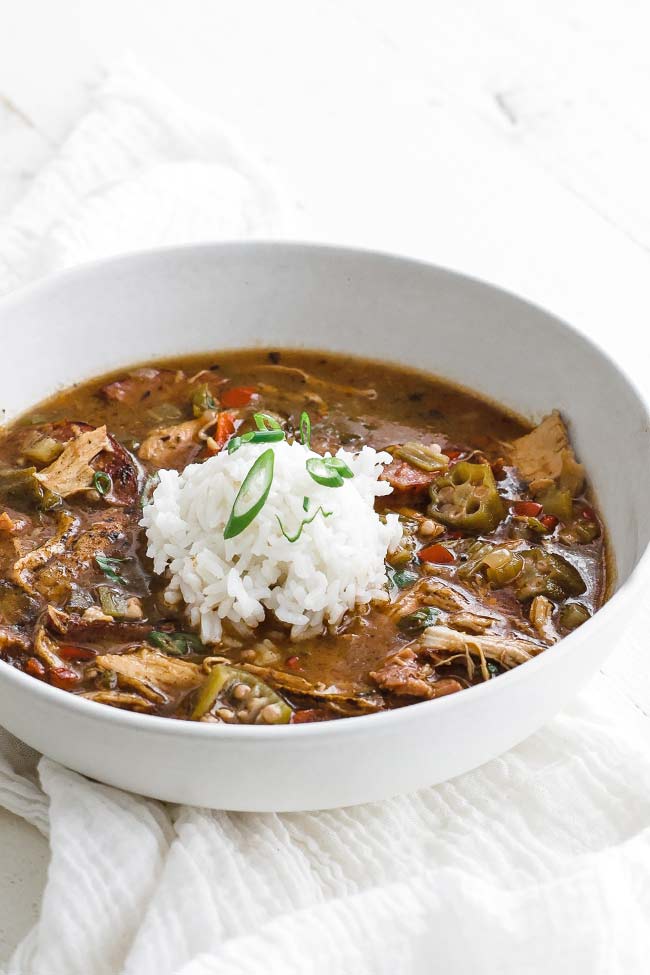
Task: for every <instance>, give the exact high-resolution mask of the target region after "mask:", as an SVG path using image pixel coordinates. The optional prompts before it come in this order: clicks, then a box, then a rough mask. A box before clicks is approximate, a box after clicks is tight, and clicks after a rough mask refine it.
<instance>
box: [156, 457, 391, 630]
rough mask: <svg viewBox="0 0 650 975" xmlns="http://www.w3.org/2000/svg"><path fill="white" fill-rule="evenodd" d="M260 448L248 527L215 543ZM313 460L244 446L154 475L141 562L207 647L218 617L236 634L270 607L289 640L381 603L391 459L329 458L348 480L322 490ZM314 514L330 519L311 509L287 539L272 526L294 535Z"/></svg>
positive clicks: (252, 624)
mask: <svg viewBox="0 0 650 975" xmlns="http://www.w3.org/2000/svg"><path fill="white" fill-rule="evenodd" d="M269 448H271V449H273V451H274V454H275V470H274V477H273V483H272V485H271V490H270V492H269V496H268V499H267V501H266V503H265V505H264V507H263V508H262V510H261V511H260V513H259V514H258V515H257V517H256V518H255V519H254V520H253V521H252V522H251V524H250V525H248V527H247V528H245V529H244V531H243V532H241V533H240V534H239V535H237V536H235V538H231V539H229V540H227V541H226V540H225V539H224V537H223V532H224V528H225V525H226V522H227V521H228V518H229V516H230V512H231V510H232V506H233V503H234V501H235V498H236V496H237V493H238V491H239V488H240V486H241V484H242V481H243V480H244V478H245V476H246V474H247V473H248V471H249V470H250V468H251V465H252V464H253V462H254V461H255V460H256V459H257V458H258V457H259V456H260V454H261V453H263V452H264V451H265V450H268V449H269ZM316 456H318V455H317V454H314V453H313V452H312V451H310V450H308V449H307V448H305V447H303V446H302V445H301V444H298V443H292V444H289V443H287V442H286V441H281V442H280V443H275V444H272V445H269V444H245V445H243V446H242V447H240V448H239V450H237V451H235V452H234V453H233V454H228V452H227V451H226V450H223V451H221V453H219V454H217V455H216V456H215V457H212V458H210V459H209V460H207V461H205V463H203V464H192V465H190V466H189V467H187V468H186V469H185V470H184V471H183V473H182V474H178V473H177V471H165V470H163V471H160V483H159V485H158V487H157V488H156V490H155V491H154V493H153V496H152V502H151V504H149V505H147V507H146V508H145V509H144V511H143V517H142V521H141V522H140V524H141V525H142V527H144V528H145V529H146V534H147V540H148V548H147V554H148V555H149V556H150V557H151V558H152V559H153V562H154V570H155V571H156V572H157V573H160V574H162V573H164V572H166V571H168V574H169V579H170V582H169V586H168V589H167V594H166V598H167V599H168V601H169V602H170V603H173V602H178V599H179V596H180V597H181V598H182V599H183V601H184V602H185V604H186V606H187V610H188V616H189V619H190V621H191V623H193V624H194V625H195V626H199V627H200V632H201V637H202V639H203V640H204V641H205V642H206V643H218V642H219V641H220V639H221V635H222V620H224V619H228V620H230V621H231V623H232V624H233V625H234V628H235V629H236V630H237V631H238V632H240V633H242V632H243V633H245V632H249V631H250V629H251V628H254V627H256V626H258V625H259V623H261V622H262V621H263V620H264V618H265V616H266V613H267V611H270V612H271V613H273V614H274V615H275V616H276V617H277V619H278V620H280V621H282V622H283V623H285V624H287V625H289V626H290V627H291V636H292V638H294V639H299V638H300V637H301V636H304V635H305V634H306V633H311V632H316V631H319V630H320V629H321V628H322V627H323V626H324V625H326V624H336V623H338V622H340V620H341V619H342V618H343V616H344V614H345V613H346V612H347V611H349V610H351V609H353V607H354V606H355V605H358V604H367V603H369V602H371V601H372V600H386V599H387V594H386V589H385V584H386V571H385V563H384V559H385V557H386V553H387V552H388V551H392V550H394V549H395V548H396V547H397V545H398V544H399V541H400V539H401V536H402V529H401V526H400V524H399V519H398V517H397V515H395V514H388V515H387V516H386V517H385V519H382V518H380V517H379V515H377V514H376V512H375V510H374V501H375V498H376V497H379V496H380V495H385V494H389V493H390V491H391V487H390V485H389V484H388V483H387V482H386V481H380V480H379V475H380V474H381V470H382V466H383V465H384V464H387V463H389V462H390V460H391V459H392V458H391V457H390V455H389V454H387V453H378V452H377V451H376V450H374V449H373V448H372V447H364V448H363V449H362V450H361V451H360V453H358V454H352V453H349V452H347V451H345V450H339V451H338V453H337V457H340V458H341V459H342V460H344V461H345V462H346V464H348V466H349V467H350V469H351V470H352V471H353V472H354V477H353V478H347V479H345V480H344V482H343V485H342V486H341V487H337V488H330V487H325V486H324V485H321V484H317V483H316V482H315V481H314V480H313V479H312V478H311V477H310V475H309V473H308V472H307V470H306V467H305V461H306V460H307V459H308V458H309V457H316ZM305 497H307V498H309V510H308V512H305V511H304V509H303V499H304V498H305ZM319 506H322V508H323V510H324V511H331V512H332V514H331V515H330V516H329V517H327V518H324V517H323V515H322V513H319V514H318V515H317V516H316V517H315V518H314V520H313V521H312V522H311V523H310V524H308V525H305V526H304V528H303V530H302V534H301V535H300V538H299V539H298V540H297V541H295V542H289V541H288V540H287V539H286V538H285V537H284V536H283V534H282V531H281V530H280V524H279V522H278V519H280V521H281V522H282V525H283V526H284V529H285V531H286V532H287V534H289V535H294V534H295V533H296V531H297V530H298V527H299V525H300V523H301V522H302V521H303V519H305V518H307V517H309V516H311V515H312V514H313V512H314V511H315V510H316V509H317V508H318V507H319Z"/></svg>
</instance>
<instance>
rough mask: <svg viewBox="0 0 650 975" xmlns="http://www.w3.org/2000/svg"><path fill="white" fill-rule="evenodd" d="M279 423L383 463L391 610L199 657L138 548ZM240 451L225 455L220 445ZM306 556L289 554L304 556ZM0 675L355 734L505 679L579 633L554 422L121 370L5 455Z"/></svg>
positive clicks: (211, 371)
mask: <svg viewBox="0 0 650 975" xmlns="http://www.w3.org/2000/svg"><path fill="white" fill-rule="evenodd" d="M260 412H263V413H266V414H268V415H270V416H271V417H273V418H275V419H276V421H277V423H278V424H279V425H280V427H281V428H282V430H283V431H284V434H285V436H286V438H287V440H289V441H291V440H293V439H294V437H296V438H299V437H300V432H299V431H300V418H301V415H302V414H303V413H305V412H306V413H308V415H309V417H310V420H311V447H312V449H314V450H316V451H317V452H318V453H324V452H325V451H331V452H332V453H334V452H335V451H336V450H337V449H338V448H340V447H344V448H345V450H347V451H350V452H352V453H355V452H357V451H359V450H360V449H361V448H362V446H363V445H364V444H367V445H370V446H372V447H374V448H376V449H377V450H387V451H388V452H389V453H390V454H391V455H392V457H393V460H392V461H391V462H390V463H389V464H387V465H386V467H385V469H384V474H383V475H382V476H383V477H384V478H385V479H387V480H388V482H389V483H390V484H391V486H392V488H393V490H392V493H391V494H389V495H387V496H386V497H384V498H380V499H378V500H377V503H376V504H377V510H378V511H379V513H380V514H382V515H383V514H386V513H389V512H395V513H397V514H398V515H399V518H400V520H401V523H402V527H403V536H402V541H401V543H400V545H399V547H398V548H397V549H396V550H395V551H393V552H391V553H389V555H388V558H387V570H386V572H387V575H386V579H387V581H386V592H387V593H388V596H389V598H388V600H387V601H385V602H381V603H375V604H373V605H370V606H366V607H363V608H359V609H358V610H355V611H352V612H350V613H348V614H346V616H345V618H344V619H342V620H341V621H340V622H339V623H338V624H337V625H336V626H335V627H329V628H327V627H326V628H324V629H323V631H322V632H320V633H318V634H312V635H310V636H309V637H308V638H307V639H304V640H301V641H299V642H295V641H293V640H292V639H291V638H290V633H289V628H288V627H286V626H284V625H283V624H281V623H280V622H279V621H278V620H277V619H276V618H274V617H273V615H272V614H270V613H269V614H267V618H266V619H265V621H264V622H263V623H262V624H261V625H260V626H258V627H257V628H254V629H252V628H251V629H247V628H245V627H235V626H229V624H228V621H226V622H225V624H224V635H223V640H222V642H220V643H219V644H218V645H214V644H213V645H206V644H205V643H203V642H202V641H201V639H200V638H199V631H198V629H197V628H196V627H193V626H192V625H191V624H189V623H188V620H187V614H186V612H185V607H184V605H183V604H182V602H181V603H177V604H175V605H170V603H169V602H168V601H167V600H166V599H165V589H166V587H167V584H168V579H167V578H166V577H165V576H164V575H162V576H161V575H156V574H155V573H154V572H153V567H152V563H151V561H150V560H149V559H148V557H147V555H146V539H145V537H144V531H143V529H142V528H141V527H140V526H139V522H140V521H141V519H142V510H143V505H146V504H147V503H148V501H149V500H150V498H151V494H152V491H153V490H154V489H155V485H156V474H157V471H158V470H160V469H161V468H163V469H175V470H178V471H182V470H184V468H185V467H186V466H187V465H189V464H196V463H202V462H204V461H205V460H207V459H209V458H210V457H212V456H214V455H215V454H216V453H218V452H219V451H221V450H227V449H228V444H229V442H230V441H231V440H232V438H233V437H236V436H237V437H241V436H242V435H243V434H245V433H247V432H252V431H255V430H256V429H257V426H258V424H256V422H255V421H254V419H253V418H254V415H255V414H259V413H260ZM231 447H232V444H231ZM296 544H299V542H296ZM0 576H1V580H2V581H1V582H0V653H1V656H2V660H3V661H4V664H5V665H10V666H14V667H16V668H18V669H20V670H23V671H25V672H26V673H27V674H30V675H31V676H32V677H34V678H35V679H38V680H42V681H46V682H49V683H50V684H53V685H54V686H56V687H59V688H63V689H65V690H67V691H69V692H70V693H73V694H79V695H83V696H85V697H87V698H89V699H91V700H94V701H98V702H100V703H104V704H107V705H112V706H114V707H120V708H126V709H131V710H135V711H139V712H144V713H148V714H160V715H168V716H170V717H175V718H191V719H193V720H201V721H207V722H215V723H218V722H227V723H257V724H275V723H284V722H287V721H291V722H293V723H298V722H304V721H316V720H325V719H334V718H340V717H347V716H354V715H359V714H365V713H369V712H373V711H378V710H382V709H386V708H394V707H400V706H404V705H407V704H410V703H413V702H415V701H420V700H430V699H435V698H438V697H440V696H443V695H448V694H452V693H457V692H459V691H461V690H462V689H463V688H466V687H468V686H469V685H471V684H476V683H481V682H484V681H488V680H493V679H495V678H497V677H498V676H499V675H500V674H501V673H503V672H504V671H505V670H508V669H511V668H512V667H514V666H519V665H520V664H522V663H525V662H526V661H527V660H528V659H530V658H531V657H532V656H534V655H536V654H538V653H542V652H544V651H545V650H546V649H547V648H548V647H549V646H551V645H552V644H554V643H555V642H557V640H559V639H560V638H561V637H562V636H563V635H565V634H566V633H568V632H570V631H571V630H572V629H574V628H575V627H576V626H579V625H581V624H582V623H583V622H584V621H585V620H586V619H588V618H589V616H590V615H592V614H593V612H594V611H595V610H596V609H597V608H598V607H599V605H600V604H601V602H602V600H603V598H604V593H605V587H606V569H605V558H604V540H603V530H602V525H601V522H600V519H599V516H598V514H597V512H596V511H595V509H594V506H593V504H592V502H591V501H590V499H589V493H588V482H587V481H586V480H585V472H584V471H583V469H582V467H581V466H580V464H579V463H578V462H577V460H576V458H575V456H574V454H573V451H572V448H571V446H570V444H569V441H568V435H567V432H566V429H565V426H564V423H563V421H562V418H561V417H560V416H559V415H558V414H552V415H550V416H549V417H547V418H546V419H545V420H544V421H543V422H542V423H541V424H540V425H539V426H538V427H536V428H535V429H534V430H531V428H530V427H529V426H527V425H526V424H525V423H524V422H523V421H521V420H519V419H517V418H515V417H513V416H511V415H509V414H508V413H507V412H505V411H503V410H500V409H499V408H497V407H495V406H493V405H491V404H488V403H486V402H484V401H483V400H482V399H480V398H478V397H476V396H473V395H471V394H469V393H467V392H463V391H461V390H458V389H455V388H453V387H451V386H449V385H447V384H445V383H443V382H440V381H438V380H437V379H434V378H432V377H430V376H427V375H424V374H421V373H416V372H413V371H407V370H404V369H400V368H397V367H389V366H386V365H382V364H378V363H374V362H366V361H362V360H355V359H351V358H347V359H344V358H340V357H337V356H333V355H325V354H311V353H306V352H297V351H295V352H293V351H292V352H289V351H282V350H263V351H260V350H255V351H246V352H236V353H234V352H229V353H215V354H213V355H210V356H200V357H192V358H185V359H177V360H174V361H166V362H164V363H162V364H160V363H153V364H147V365H145V366H140V367H137V368H134V369H125V370H121V371H119V372H117V373H115V374H114V375H111V376H104V377H101V378H98V379H95V380H92V381H90V382H87V383H83V384H80V385H77V386H75V387H74V388H72V389H69V390H66V391H65V392H63V393H61V394H59V395H57V396H55V397H53V398H52V399H50V400H48V401H47V402H45V403H41V404H39V405H38V406H37V407H35V408H34V410H32V411H31V412H30V413H28V414H26V415H25V416H24V417H22V418H21V419H20V420H19V421H17V422H15V423H13V424H11V425H10V426H9V427H8V428H6V430H5V431H4V434H3V437H2V441H1V442H0Z"/></svg>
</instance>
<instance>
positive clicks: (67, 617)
mask: <svg viewBox="0 0 650 975" xmlns="http://www.w3.org/2000/svg"><path fill="white" fill-rule="evenodd" d="M92 610H97V607H96V606H94V607H91V609H90V610H86V612H85V613H84V614H83V616H75V615H71V614H68V613H64V612H63V611H62V610H60V609H56V607H55V606H48V607H47V610H46V613H47V625H48V626H49V628H50V629H51V630H54V632H55V633H59V634H60V635H61V636H65V637H67V638H68V639H69V640H81V641H87V642H90V643H94V642H96V641H97V640H110V641H111V643H113V644H119V643H122V644H126V643H132V642H133V641H134V640H144V639H145V638H146V636H147V634H149V633H150V632H151V624H150V623H138V622H132V623H131V622H125V621H123V620H115V619H113V617H112V616H106V615H105V614H104V613H102V612H101V610H98V611H97V612H92Z"/></svg>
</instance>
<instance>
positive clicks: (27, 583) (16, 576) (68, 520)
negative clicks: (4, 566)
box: [11, 511, 79, 596]
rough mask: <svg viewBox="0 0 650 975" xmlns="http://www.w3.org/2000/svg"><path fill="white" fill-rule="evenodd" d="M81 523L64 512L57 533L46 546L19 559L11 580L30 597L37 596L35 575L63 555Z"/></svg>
mask: <svg viewBox="0 0 650 975" xmlns="http://www.w3.org/2000/svg"><path fill="white" fill-rule="evenodd" d="M78 527H79V521H78V519H77V518H75V517H74V515H72V514H70V512H69V511H63V512H61V514H60V515H59V517H58V519H57V531H56V534H55V535H53V536H52V538H50V539H48V541H47V542H45V544H44V545H41V546H39V548H35V549H34V550H33V551H32V552H28V553H27V554H26V555H23V556H22V558H19V559H18V561H17V562H15V563H14V566H13V568H12V570H11V578H12V579H13V580H14V582H16V583H17V584H18V585H19V586H20V587H21V588H22V589H24V590H25V592H27V593H29V595H30V596H35V595H36V594H37V591H38V590H37V588H36V583H35V580H34V573H35V571H36V570H37V569H39V568H40V567H42V566H44V565H45V564H46V563H47V562H49V561H50V559H51V558H53V557H54V556H55V555H62V554H63V552H65V548H66V545H67V543H68V542H69V540H70V538H72V537H73V535H74V534H75V532H76V531H77V528H78Z"/></svg>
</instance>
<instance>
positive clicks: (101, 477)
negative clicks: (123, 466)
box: [93, 471, 113, 498]
mask: <svg viewBox="0 0 650 975" xmlns="http://www.w3.org/2000/svg"><path fill="white" fill-rule="evenodd" d="M93 487H94V488H95V490H96V491H97V494H101V496H102V498H105V497H106V495H107V494H110V493H111V491H112V490H113V478H112V477H111V475H110V474H107V473H106V471H95V473H94V475H93Z"/></svg>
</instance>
